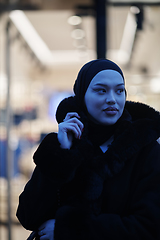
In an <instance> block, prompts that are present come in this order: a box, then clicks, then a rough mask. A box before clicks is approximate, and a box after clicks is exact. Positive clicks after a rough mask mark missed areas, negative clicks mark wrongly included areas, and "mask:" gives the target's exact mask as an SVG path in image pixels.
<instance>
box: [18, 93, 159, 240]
mask: <svg viewBox="0 0 160 240" xmlns="http://www.w3.org/2000/svg"><path fill="white" fill-rule="evenodd" d="M70 102H72V98H70V99H69V100H68V102H67V103H68V106H69V109H70V110H73V109H74V110H75V111H76V110H77V112H78V111H79V109H75V106H71V104H70ZM62 105H63V104H62ZM65 107H66V106H65ZM69 109H68V108H65V111H66V112H68V110H69ZM65 111H64V113H63V114H64V116H65V114H66V113H65ZM78 113H79V114H80V116H81V112H78ZM125 114H126V116H125V117H124V116H123V118H122V121H120V123H119V124H118V127H117V128H116V130H115V131H114V141H113V143H112V144H111V146H109V149H108V150H107V151H106V152H105V153H103V152H102V151H101V150H100V148H99V147H98V146H96V145H95V143H93V142H92V139H89V137H88V132H87V129H88V128H87V120H86V119H85V117H83V116H82V118H81V120H82V122H83V123H84V126H85V127H84V132H83V135H82V138H81V139H80V140H75V142H74V144H73V146H72V147H71V149H70V150H68V149H61V148H60V144H59V142H58V140H57V134H56V133H50V134H49V135H47V136H46V137H45V139H44V140H43V141H42V143H41V144H40V146H39V147H38V149H37V151H36V152H35V154H34V162H35V164H36V168H35V170H34V172H33V175H32V177H31V179H30V181H29V182H28V183H27V185H26V187H25V189H24V191H23V192H22V194H21V195H20V198H19V206H18V210H17V217H18V219H19V221H20V222H21V224H22V225H23V226H24V227H25V228H26V229H29V230H36V229H37V228H38V227H39V226H40V225H41V224H42V223H43V222H45V221H46V220H48V219H53V218H55V219H56V225H55V232H54V234H55V240H64V239H65V240H75V239H76V240H105V239H107V240H111V239H113V240H121V239H122V240H135V239H136V240H143V239H145V240H153V239H154V240H159V239H160V145H159V144H158V142H157V141H156V140H157V139H158V137H159V136H160V115H159V113H158V112H156V111H155V110H154V109H152V108H150V107H148V106H147V105H144V104H140V103H133V102H127V103H126V107H125ZM57 118H58V121H62V120H63V116H62V115H61V116H60V115H59V114H58V117H57Z"/></svg>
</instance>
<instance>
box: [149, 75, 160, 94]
mask: <svg viewBox="0 0 160 240" xmlns="http://www.w3.org/2000/svg"><path fill="white" fill-rule="evenodd" d="M150 87H151V91H152V92H154V93H160V77H159V78H158V77H157V78H153V79H151V81H150Z"/></svg>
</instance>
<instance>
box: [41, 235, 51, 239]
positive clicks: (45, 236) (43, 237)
mask: <svg viewBox="0 0 160 240" xmlns="http://www.w3.org/2000/svg"><path fill="white" fill-rule="evenodd" d="M40 240H49V238H48V237H47V235H43V236H40Z"/></svg>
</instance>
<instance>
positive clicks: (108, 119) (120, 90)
mask: <svg viewBox="0 0 160 240" xmlns="http://www.w3.org/2000/svg"><path fill="white" fill-rule="evenodd" d="M84 99H85V105H86V107H87V110H88V113H89V114H90V115H91V116H92V117H93V119H94V120H95V122H98V123H100V124H104V125H112V124H115V123H116V122H117V120H118V119H119V118H120V117H121V115H122V113H123V110H124V105H125V101H126V95H125V86H124V80H123V78H122V76H121V74H120V73H119V72H117V71H114V70H103V71H101V72H99V73H97V74H96V75H95V76H94V78H93V79H92V81H91V82H90V84H89V86H88V89H87V91H86V93H85V98H84Z"/></svg>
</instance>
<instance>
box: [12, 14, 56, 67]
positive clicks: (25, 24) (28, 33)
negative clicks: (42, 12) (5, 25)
mask: <svg viewBox="0 0 160 240" xmlns="http://www.w3.org/2000/svg"><path fill="white" fill-rule="evenodd" d="M9 17H10V19H11V20H12V22H13V23H14V25H15V26H16V28H17V30H18V31H19V32H20V34H21V35H22V37H23V38H24V40H25V41H26V43H27V44H28V46H29V47H30V49H31V50H32V52H33V53H34V54H35V56H36V57H37V59H38V60H39V61H40V62H41V63H42V64H44V65H48V64H51V63H52V62H53V55H52V53H51V51H50V50H49V48H48V46H47V45H46V43H45V42H44V41H43V40H42V38H41V37H40V36H39V34H38V33H37V31H36V30H35V28H34V27H33V25H32V24H31V22H30V21H29V20H28V18H27V17H26V15H25V14H24V12H23V11H20V10H15V11H12V12H11V13H10V15H9Z"/></svg>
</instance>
